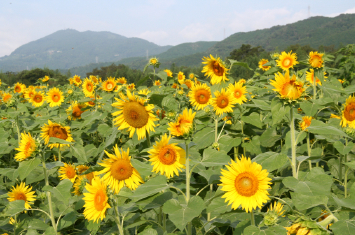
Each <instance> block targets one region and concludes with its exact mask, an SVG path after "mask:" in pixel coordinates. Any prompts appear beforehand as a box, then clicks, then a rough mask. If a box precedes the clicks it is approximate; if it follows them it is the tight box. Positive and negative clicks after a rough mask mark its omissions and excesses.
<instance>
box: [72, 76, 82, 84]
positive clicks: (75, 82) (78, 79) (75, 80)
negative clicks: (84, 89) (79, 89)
mask: <svg viewBox="0 0 355 235" xmlns="http://www.w3.org/2000/svg"><path fill="white" fill-rule="evenodd" d="M72 81H73V83H74V85H75V86H80V84H81V83H82V82H83V81H81V78H80V76H79V75H74V77H73V80H72Z"/></svg>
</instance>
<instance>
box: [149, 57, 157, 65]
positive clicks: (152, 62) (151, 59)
mask: <svg viewBox="0 0 355 235" xmlns="http://www.w3.org/2000/svg"><path fill="white" fill-rule="evenodd" d="M149 64H150V65H153V66H156V65H158V64H159V60H158V59H157V58H156V57H153V58H150V59H149Z"/></svg>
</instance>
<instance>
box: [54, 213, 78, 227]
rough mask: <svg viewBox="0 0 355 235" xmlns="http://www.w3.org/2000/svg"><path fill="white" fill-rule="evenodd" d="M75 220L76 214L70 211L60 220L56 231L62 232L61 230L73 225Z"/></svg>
mask: <svg viewBox="0 0 355 235" xmlns="http://www.w3.org/2000/svg"><path fill="white" fill-rule="evenodd" d="M76 218H77V212H76V211H72V212H70V213H69V214H66V215H65V216H64V217H63V218H61V219H60V221H59V224H58V231H60V230H62V229H63V228H66V227H69V226H70V225H72V224H74V223H75V221H76Z"/></svg>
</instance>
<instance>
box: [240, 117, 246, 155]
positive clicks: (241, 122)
mask: <svg viewBox="0 0 355 235" xmlns="http://www.w3.org/2000/svg"><path fill="white" fill-rule="evenodd" d="M240 124H241V126H242V127H241V128H242V143H243V144H244V130H243V121H240ZM243 155H244V157H245V147H244V146H243Z"/></svg>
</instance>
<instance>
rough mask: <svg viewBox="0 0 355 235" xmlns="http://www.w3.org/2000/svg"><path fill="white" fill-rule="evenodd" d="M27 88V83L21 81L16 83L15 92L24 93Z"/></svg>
mask: <svg viewBox="0 0 355 235" xmlns="http://www.w3.org/2000/svg"><path fill="white" fill-rule="evenodd" d="M25 89H26V85H25V84H22V83H20V82H18V83H16V84H15V86H14V92H15V93H22V92H24V91H25Z"/></svg>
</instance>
